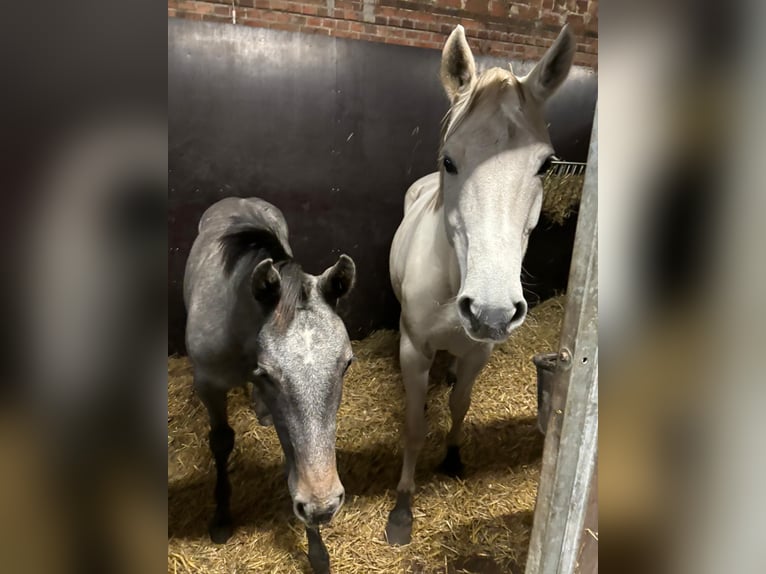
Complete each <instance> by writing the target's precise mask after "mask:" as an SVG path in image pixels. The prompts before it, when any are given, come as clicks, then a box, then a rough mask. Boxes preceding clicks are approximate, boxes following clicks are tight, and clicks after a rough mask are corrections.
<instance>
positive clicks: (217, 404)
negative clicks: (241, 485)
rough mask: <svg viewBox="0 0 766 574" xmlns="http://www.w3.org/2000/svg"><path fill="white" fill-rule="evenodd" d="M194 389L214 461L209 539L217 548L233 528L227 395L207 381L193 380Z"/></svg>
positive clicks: (226, 538) (230, 448) (230, 443)
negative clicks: (205, 414)
mask: <svg viewBox="0 0 766 574" xmlns="http://www.w3.org/2000/svg"><path fill="white" fill-rule="evenodd" d="M194 386H195V388H196V390H197V394H198V395H199V397H200V399H201V400H202V403H203V404H204V405H205V408H207V412H208V415H209V417H210V434H209V435H208V440H209V443H210V450H211V451H212V452H213V457H214V458H215V469H216V480H215V504H216V508H215V514H214V515H213V520H212V521H211V522H210V529H209V532H210V538H211V540H212V541H213V542H215V543H217V544H223V543H224V542H226V541H227V540H228V539H229V538H230V537H231V535H232V533H233V531H234V528H233V526H232V520H231V510H230V508H229V499H230V498H231V485H230V484H229V471H228V469H227V465H228V462H229V455H230V454H231V451H232V450H233V449H234V430H233V429H232V428H231V427H230V426H229V421H228V415H227V412H226V404H227V398H226V391H225V390H222V389H220V388H216V387H214V386H213V385H212V384H211V383H210V382H209V381H208V380H206V379H196V378H195V381H194Z"/></svg>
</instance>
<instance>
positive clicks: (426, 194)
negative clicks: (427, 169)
mask: <svg viewBox="0 0 766 574" xmlns="http://www.w3.org/2000/svg"><path fill="white" fill-rule="evenodd" d="M438 193H439V173H438V172H434V173H429V174H428V175H424V176H423V177H421V178H420V179H418V180H417V181H415V183H413V184H412V185H411V186H410V187H409V189H408V190H407V193H406V194H405V195H404V213H405V215H406V214H407V212H408V211H409V210H410V208H411V207H412V205H413V204H414V203H415V202H416V201H417V200H418V199H421V198H423V199H431V198H435V196H436V194H438Z"/></svg>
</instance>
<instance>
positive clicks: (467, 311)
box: [458, 297, 475, 319]
mask: <svg viewBox="0 0 766 574" xmlns="http://www.w3.org/2000/svg"><path fill="white" fill-rule="evenodd" d="M472 305H473V299H471V298H470V297H461V298H460V301H458V309H460V313H461V314H462V315H463V316H464V317H465V318H466V319H475V317H474V314H473V311H471V306H472Z"/></svg>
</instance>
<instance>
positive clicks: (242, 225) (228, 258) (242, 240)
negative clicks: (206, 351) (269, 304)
mask: <svg viewBox="0 0 766 574" xmlns="http://www.w3.org/2000/svg"><path fill="white" fill-rule="evenodd" d="M220 243H221V256H222V258H223V269H224V274H225V275H226V276H227V277H228V276H231V274H232V273H233V272H234V269H235V268H236V267H237V265H238V264H240V262H241V265H242V266H243V267H244V268H246V269H247V275H248V276H249V275H250V273H252V271H253V269H255V266H256V265H258V264H259V263H260V262H261V261H263V260H264V259H268V258H271V259H272V260H273V261H274V266H275V267H276V269H277V270H278V271H279V274H280V276H281V278H282V281H281V291H280V294H279V302H278V303H277V306H276V308H275V309H274V311H273V318H274V321H275V323H276V325H277V327H279V329H280V330H284V329H286V328H287V327H288V326H289V325H290V323H291V322H292V320H293V318H294V317H295V311H296V310H297V309H298V308H299V307H300V306H301V305H303V304H305V303H306V302H307V301H308V298H309V286H308V284H307V283H306V279H305V276H304V273H303V270H302V269H301V266H300V264H299V263H298V262H296V261H295V260H294V259H293V258H292V257H290V256H289V255H288V254H287V253H286V252H285V249H284V247H283V245H282V243H281V242H280V241H279V239H278V238H277V236H276V235H275V234H274V232H273V231H272V230H271V229H269V228H264V227H262V226H260V225H259V223H258V222H255V221H248V220H244V219H241V218H238V217H232V218H231V226H230V228H229V230H228V231H227V232H226V234H225V235H224V236H223V237H221V239H220Z"/></svg>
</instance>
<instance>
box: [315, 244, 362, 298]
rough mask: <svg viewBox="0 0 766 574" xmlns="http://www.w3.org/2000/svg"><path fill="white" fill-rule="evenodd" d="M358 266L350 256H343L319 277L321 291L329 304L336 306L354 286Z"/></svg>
mask: <svg viewBox="0 0 766 574" xmlns="http://www.w3.org/2000/svg"><path fill="white" fill-rule="evenodd" d="M355 278H356V265H354V261H353V259H351V257H349V256H348V255H341V256H340V257H339V258H338V262H337V263H336V264H335V265H333V266H332V267H330V268H329V269H327V270H326V271H325V272H324V273H322V275H321V276H320V277H319V289H320V291H321V292H322V295H324V298H325V299H326V300H327V301H328V303H330V304H332V305H334V304H335V303H336V302H337V301H338V299H340V298H341V297H343V296H344V295H345V294H347V293H348V292H349V291H351V288H352V287H353V286H354V279H355Z"/></svg>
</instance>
